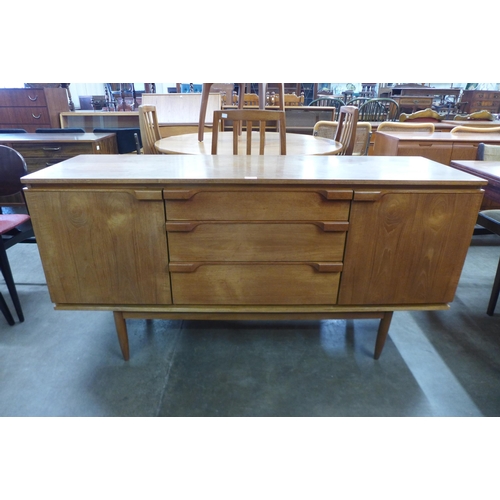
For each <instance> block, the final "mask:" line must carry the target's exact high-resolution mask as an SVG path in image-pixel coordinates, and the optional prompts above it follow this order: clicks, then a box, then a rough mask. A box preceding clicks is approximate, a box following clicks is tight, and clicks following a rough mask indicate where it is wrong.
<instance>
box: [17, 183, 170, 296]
mask: <svg viewBox="0 0 500 500" xmlns="http://www.w3.org/2000/svg"><path fill="white" fill-rule="evenodd" d="M156 195H157V196H156ZM155 198H156V199H155ZM26 199H27V202H28V207H29V210H30V214H31V216H32V219H33V226H34V229H35V234H36V239H37V243H38V247H39V250H40V255H41V257H42V261H43V265H44V271H45V275H46V278H47V284H48V287H49V292H50V295H51V299H52V301H53V302H55V303H56V304H102V305H107V304H123V305H126V304H170V303H171V293H170V283H169V276H168V252H167V240H166V231H165V216H164V208H163V201H162V199H161V191H158V192H157V193H155V192H154V191H134V190H133V189H130V190H111V189H102V190H63V189H60V190H59V189H50V190H44V191H42V190H40V191H36V190H30V189H28V190H27V192H26Z"/></svg>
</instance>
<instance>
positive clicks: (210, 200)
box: [23, 155, 486, 359]
mask: <svg viewBox="0 0 500 500" xmlns="http://www.w3.org/2000/svg"><path fill="white" fill-rule="evenodd" d="M23 181H24V182H25V184H26V185H27V190H26V199H27V202H28V206H29V209H30V213H31V216H32V218H33V225H34V227H35V233H36V237H37V242H38V246H39V249H40V255H41V258H42V263H43V266H44V270H45V274H46V277H47V284H48V287H49V291H50V294H51V298H52V300H53V301H54V303H55V304H56V308H58V309H99V310H109V311H113V312H114V317H115V323H116V328H117V333H118V338H119V340H120V345H121V348H122V352H123V355H124V357H125V359H128V356H129V352H128V338H127V330H126V321H125V320H126V319H132V318H170V319H231V320H234V319H328V318H378V319H380V320H381V321H380V326H379V330H378V334H377V341H376V348H375V358H378V356H379V355H380V353H381V351H382V348H383V345H384V341H385V338H386V336H387V332H388V329H389V325H390V320H391V317H392V313H393V311H396V310H429V309H446V308H447V307H448V303H449V302H450V301H452V300H453V297H454V294H455V290H456V287H457V284H458V280H459V277H460V273H461V269H462V266H463V263H464V260H465V256H466V254H467V249H468V247H469V243H470V238H471V235H472V231H473V228H474V224H475V220H476V215H477V212H478V209H479V206H480V204H481V199H482V196H483V192H482V190H481V188H482V186H484V185H485V184H486V181H484V180H483V179H479V178H476V177H473V176H470V175H468V174H466V173H464V172H461V171H459V170H456V169H451V168H449V167H446V166H444V165H441V164H438V163H436V162H433V161H429V160H427V159H424V158H405V157H387V158H377V157H336V156H333V157H331V156H317V157H305V156H261V157H259V156H203V155H179V156H177V155H168V156H167V155H165V156H163V155H152V156H137V155H130V156H127V158H123V156H121V157H120V156H118V155H103V156H93V157H92V156H79V157H76V158H72V159H70V160H67V161H65V162H63V163H61V164H59V165H58V166H57V168H56V167H50V168H47V169H44V170H41V171H38V172H35V173H33V174H30V175H28V176H26V177H25V178H24V179H23Z"/></svg>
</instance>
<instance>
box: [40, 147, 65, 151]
mask: <svg viewBox="0 0 500 500" xmlns="http://www.w3.org/2000/svg"><path fill="white" fill-rule="evenodd" d="M61 149H62V147H61V146H59V147H53V148H49V147H45V148H42V150H43V151H61Z"/></svg>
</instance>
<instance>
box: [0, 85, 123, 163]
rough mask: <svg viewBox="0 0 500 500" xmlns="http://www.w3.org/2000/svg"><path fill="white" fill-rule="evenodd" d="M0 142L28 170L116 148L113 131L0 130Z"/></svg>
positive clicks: (110, 151) (113, 151)
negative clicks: (14, 131) (8, 148)
mask: <svg viewBox="0 0 500 500" xmlns="http://www.w3.org/2000/svg"><path fill="white" fill-rule="evenodd" d="M62 90H63V89H62ZM0 144H4V145H6V146H9V147H11V148H13V149H15V150H16V151H18V152H19V154H21V155H22V156H23V158H24V160H25V161H26V165H27V167H28V172H35V171H36V170H40V169H42V168H45V167H49V166H51V165H54V164H55V163H59V162H61V161H64V160H67V159H69V158H73V157H74V156H78V155H84V154H116V153H117V152H118V149H117V144H116V135H115V134H91V133H89V134H68V133H61V134H54V133H50V134H41V133H38V134H0Z"/></svg>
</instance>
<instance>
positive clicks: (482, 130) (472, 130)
mask: <svg viewBox="0 0 500 500" xmlns="http://www.w3.org/2000/svg"><path fill="white" fill-rule="evenodd" d="M450 132H451V133H452V134H460V133H462V134H463V133H466V134H499V133H500V127H469V126H468V125H458V126H457V127H455V128H452V129H451V130H450Z"/></svg>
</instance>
